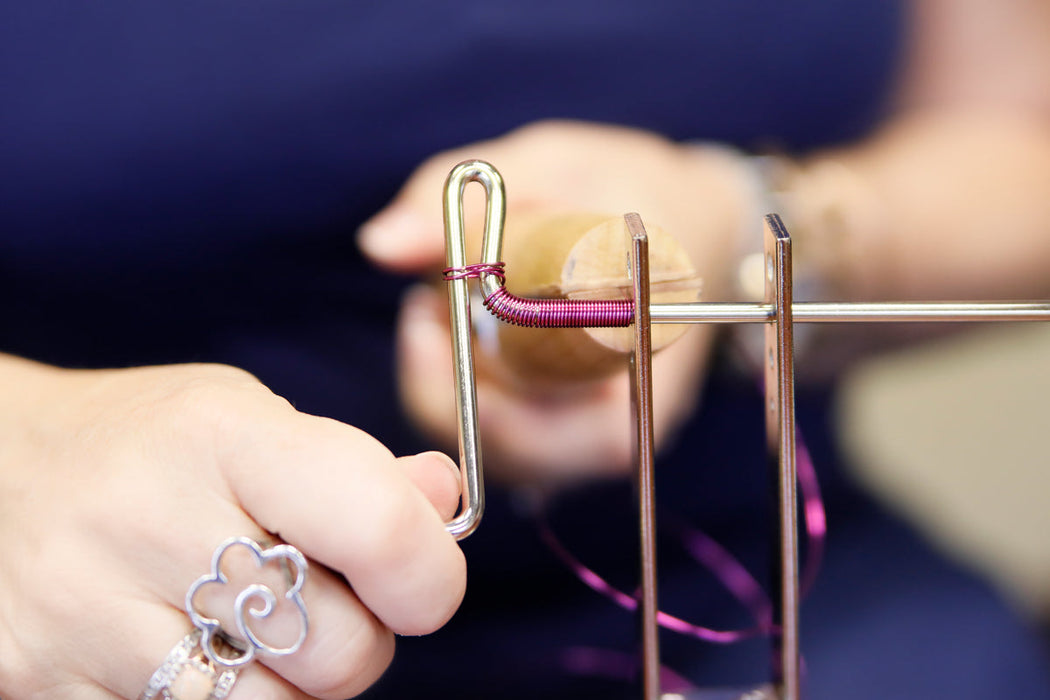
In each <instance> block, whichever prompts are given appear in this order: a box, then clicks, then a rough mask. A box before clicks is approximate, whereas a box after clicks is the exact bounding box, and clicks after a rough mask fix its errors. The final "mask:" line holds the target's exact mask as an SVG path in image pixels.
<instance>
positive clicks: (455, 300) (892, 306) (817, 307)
mask: <svg viewBox="0 0 1050 700" xmlns="http://www.w3.org/2000/svg"><path fill="white" fill-rule="evenodd" d="M470 182H478V183H480V184H481V185H482V186H483V187H484V188H485V193H486V206H485V227H484V234H483V239H482V255H481V263H480V264H481V266H482V267H481V268H479V272H478V273H477V276H478V277H479V279H480V285H481V290H482V295H483V297H485V298H486V299H489V298H490V297H492V296H493V295H494V294H496V293H497V292H499V291H500V289H501V288H502V285H503V279H504V278H503V275H502V273H499V272H496V267H495V266H496V265H497V264H499V263H502V257H501V256H502V248H503V229H504V220H505V209H506V195H505V190H504V185H503V179H502V177H501V176H500V174H499V172H498V171H497V170H496V169H495V168H494V167H493V166H491V165H490V164H488V163H485V162H483V161H466V162H463V163H460V164H459V165H457V166H456V167H455V168H453V169H452V171H451V172H450V174H449V176H448V179H447V180H446V183H445V190H444V216H445V250H446V264H447V265H448V267H449V269H451V270H463V269H466V268H467V266H468V263H467V256H466V235H465V226H464V214H463V193H464V190H465V188H466V186H467V185H468V184H469V183H470ZM764 223H765V226H764V229H765V230H764V248H765V262H766V265H765V268H766V270H765V272H766V274H765V299H764V301H763V302H761V303H727V302H699V301H677V302H675V301H672V302H670V303H667V302H663V303H661V302H660V301H656V302H655V303H654V301H653V299H651V298H650V295H651V292H652V286H653V283H652V282H651V280H650V261H649V252H650V251H649V239H648V235H647V233H646V230H645V227H644V226H643V224H642V220H641V218H640V217H639V216H638V215H637V214H627V215H626V216H624V219H623V230H624V231H625V233H626V236H625V238H624V240H626V241H629V249H630V263H629V270H628V271H627V275H628V278H629V280H630V294H631V299H632V300H633V318H632V319H631V321H632V322H631V324H630V325H631V327H632V328H633V333H632V334H631V338H632V339H633V342H631V343H630V346H629V347H627V348H625V347H619V348H617V347H613V348H612V349H613V350H617V349H620V350H623V349H628V350H629V351H630V353H629V354H630V365H631V381H632V387H631V388H632V392H631V396H632V401H633V403H634V416H635V428H636V430H635V436H636V442H635V444H636V448H637V462H638V484H639V488H638V497H639V504H638V507H639V531H640V534H641V553H640V554H641V588H640V596H639V611H640V615H641V622H642V624H641V642H642V697H643V698H644V700H658V698H660V685H659V667H660V661H659V659H660V655H659V648H658V644H657V602H656V579H657V570H656V553H655V529H656V528H655V505H654V504H655V499H654V487H653V422H652V420H653V415H652V410H653V407H652V374H651V360H652V353H653V351H654V343H653V326H654V325H659V324H691V323H762V324H765V348H764V353H763V357H764V365H765V405H766V442H767V450H768V455H769V464H770V474H771V479H772V480H773V483H774V488H775V492H776V493H777V501H778V506H777V507H778V518H777V521H776V522H777V533H776V538H775V539H776V542H777V546H776V547H775V551H776V553H777V555H778V556H777V564H778V568H779V571H778V572H777V573H776V574H775V576H776V579H777V580H776V581H775V582H774V583H775V588H776V589H777V590H778V591H779V596H776V597H775V600H774V619H773V628H774V629H776V630H777V632H776V633H775V634H774V635H773V644H774V664H773V667H774V669H775V670H774V677H773V679H772V685H771V686H764V687H762V688H756V689H752V690H749V691H745V692H743V693H742V694H741V695H740V698H742V699H746V700H773V699H774V698H776V699H777V700H800V698H801V697H802V689H801V671H800V653H799V612H798V609H799V572H798V568H799V567H798V539H797V528H796V524H797V521H798V516H797V506H796V478H797V477H796V462H795V459H796V451H795V395H794V394H795V372H794V364H795V358H794V342H793V327H794V323H856V322H968V321H1050V302H1040V303H997V302H991V303H959V302H944V303H926V302H893V303H846V302H832V303H824V302H821V303H817V302H794V301H793V300H792V279H791V239H790V237H789V235H788V232H787V230H786V229H785V227H784V224H783V222H782V221H781V220H780V217H779V216H777V215H776V214H769V215H767V216H766V217H765V221H764ZM511 274H512V275H513V270H511ZM447 284H448V294H449V314H450V320H451V328H452V346H453V363H454V370H455V391H456V405H457V411H458V419H459V450H460V470H461V474H462V480H463V497H462V504H461V508H460V512H459V514H458V515H457V516H456V517H455V518H454V519H453V520H452V521H451V522H449V523H448V525H447V528H448V530H449V532H450V533H452V534H453V535H454V536H455V537H457V538H463V537H466V536H467V535H469V534H470V533H471V532H473V531H474V529H476V528H477V526H478V523H479V522H480V520H481V516H482V513H483V511H484V484H483V474H482V461H481V448H480V437H479V430H478V408H477V392H476V388H475V363H474V355H473V345H472V325H471V308H470V295H469V290H468V279H467V276H466V275H458V276H453V277H450V278H449V279H448V282H447ZM672 287H673V288H675V289H676V290H677V289H680V288H681V286H680V285H672ZM686 287H688V285H686ZM566 303H571V302H570V301H567V302H566ZM519 330H525V331H528V330H532V329H519ZM591 337H592V338H593V337H594V336H593V335H592V336H591ZM674 337H675V334H673V333H671V334H664V336H663V338H662V339H661V343H663V344H666V343H667V342H670V341H671V340H673V338H674ZM606 340H608V339H607V338H606ZM617 343H621V341H619V340H613V341H608V342H601V341H599V344H600V345H601V344H605V345H609V344H611V345H613V346H616V345H617ZM621 361H622V354H621Z"/></svg>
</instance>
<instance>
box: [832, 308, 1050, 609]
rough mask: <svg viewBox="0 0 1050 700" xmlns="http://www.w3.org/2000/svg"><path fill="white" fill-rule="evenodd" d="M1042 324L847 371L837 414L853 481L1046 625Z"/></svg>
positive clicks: (1047, 336) (984, 330)
mask: <svg viewBox="0 0 1050 700" xmlns="http://www.w3.org/2000/svg"><path fill="white" fill-rule="evenodd" d="M1047 358H1050V327H1047V324H1028V325H1023V324H1016V325H1004V326H998V327H992V326H982V327H975V328H974V329H970V330H965V331H963V332H961V333H959V334H957V335H953V336H951V337H949V338H945V339H941V340H937V341H933V342H931V343H927V344H921V345H918V346H912V347H909V348H907V349H905V350H901V351H895V352H892V353H888V354H884V355H880V356H878V357H875V358H873V359H869V360H867V361H865V362H863V363H862V364H860V365H858V366H857V367H855V368H853V369H852V370H851V371H850V372H849V374H848V375H847V377H846V378H845V381H844V382H843V384H842V389H841V393H840V397H839V406H838V408H839V411H838V416H839V420H840V422H841V426H840V427H841V434H842V440H843V442H844V445H845V449H846V450H847V452H848V453H849V454H850V456H851V457H852V459H851V460H849V461H850V462H851V463H852V468H853V469H854V471H855V473H856V475H857V476H858V477H859V479H860V480H861V481H862V482H864V483H865V484H866V485H867V486H868V487H869V488H870V489H871V490H872V491H873V492H874V493H875V494H876V495H877V496H878V497H879V498H880V499H881V500H882V501H883V502H884V503H887V504H888V505H889V506H890V507H891V508H892V509H893V510H895V511H896V512H898V513H899V514H902V515H903V516H904V517H905V518H906V519H908V520H910V521H911V522H912V523H914V524H915V525H916V526H918V527H919V528H920V529H921V530H922V531H923V532H924V533H925V534H926V535H927V536H928V537H929V538H931V539H932V540H933V541H934V542H935V543H936V545H937V546H938V547H939V548H941V549H942V550H943V551H945V552H946V553H948V554H949V555H950V556H952V557H954V558H956V559H959V560H962V561H963V562H964V563H966V564H969V565H971V566H976V567H978V568H979V569H980V570H982V572H983V573H984V574H986V575H987V576H988V577H989V578H990V579H991V580H992V581H994V582H995V583H996V584H997V585H998V586H999V587H1000V588H1001V589H1002V591H1004V593H1005V594H1006V595H1007V597H1008V598H1009V599H1010V600H1011V601H1013V603H1014V604H1015V605H1017V606H1018V607H1019V608H1020V609H1022V610H1023V611H1025V612H1027V613H1030V614H1033V615H1035V616H1038V617H1039V618H1040V619H1041V620H1042V621H1043V623H1044V625H1050V506H1048V503H1050V456H1048V454H1047V446H1046V438H1047V435H1048V433H1050V403H1048V397H1050V364H1048V362H1047Z"/></svg>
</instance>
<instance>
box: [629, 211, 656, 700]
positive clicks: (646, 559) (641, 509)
mask: <svg viewBox="0 0 1050 700" xmlns="http://www.w3.org/2000/svg"><path fill="white" fill-rule="evenodd" d="M624 222H625V223H626V225H627V233H628V234H629V235H630V237H631V279H632V281H633V286H634V308H635V316H634V350H633V351H632V353H631V398H632V400H633V403H634V415H635V429H636V441H635V446H636V448H637V455H638V527H639V535H640V539H641V560H642V561H641V589H640V590H641V600H640V601H639V610H640V612H641V619H640V624H641V641H642V697H643V698H644V700H659V697H660V646H659V638H658V631H659V628H658V626H657V619H656V617H657V611H658V608H657V603H656V489H655V477H654V474H653V466H654V457H653V376H652V359H653V349H652V336H651V330H652V328H651V326H650V319H649V239H648V237H647V236H646V233H645V228H644V227H643V226H642V219H641V217H639V216H638V215H637V214H627V215H625V216H624Z"/></svg>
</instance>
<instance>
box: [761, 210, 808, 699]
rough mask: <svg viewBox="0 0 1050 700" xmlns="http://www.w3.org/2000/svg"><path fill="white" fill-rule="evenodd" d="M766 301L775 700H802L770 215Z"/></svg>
mask: <svg viewBox="0 0 1050 700" xmlns="http://www.w3.org/2000/svg"><path fill="white" fill-rule="evenodd" d="M765 254H766V301H767V302H768V303H769V304H770V306H772V307H773V308H774V309H777V310H778V311H777V313H776V314H775V316H774V322H773V323H770V324H768V325H767V326H766V329H765V330H766V332H765V337H766V342H765V362H764V364H765V376H766V390H765V395H766V447H767V453H768V455H769V465H770V471H771V474H770V481H771V485H772V488H773V492H774V493H775V494H776V497H775V500H776V505H777V508H776V523H777V527H776V528H775V529H776V532H777V541H776V542H775V544H774V547H773V552H774V560H775V564H776V565H775V566H774V567H773V571H774V576H776V584H777V585H776V589H777V590H778V591H779V593H780V595H779V597H778V598H777V599H775V601H774V618H773V623H774V625H775V626H776V627H777V629H778V631H777V632H776V633H775V634H774V636H773V642H774V644H773V652H774V659H773V677H774V680H775V682H776V685H777V686H779V690H780V693H779V698H780V700H799V699H800V697H801V695H802V688H801V685H802V680H801V676H802V673H801V656H800V651H799V611H798V606H799V583H798V502H797V498H796V493H795V491H796V486H795V485H796V472H797V470H796V464H795V345H794V332H793V326H792V309H793V308H794V306H793V304H792V303H791V292H792V287H791V239H790V238H789V237H788V233H787V230H786V229H785V228H784V225H783V224H782V223H781V221H780V218H779V217H777V216H775V215H770V216H767V217H766V220H765Z"/></svg>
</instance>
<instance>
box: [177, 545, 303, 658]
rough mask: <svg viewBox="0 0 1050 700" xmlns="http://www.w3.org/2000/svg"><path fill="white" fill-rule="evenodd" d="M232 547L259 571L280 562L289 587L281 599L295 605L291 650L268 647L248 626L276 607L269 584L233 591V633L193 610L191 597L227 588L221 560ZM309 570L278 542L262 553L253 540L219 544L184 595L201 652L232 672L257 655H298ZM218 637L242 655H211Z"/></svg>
mask: <svg viewBox="0 0 1050 700" xmlns="http://www.w3.org/2000/svg"><path fill="white" fill-rule="evenodd" d="M233 547H244V548H246V549H247V550H248V551H249V552H250V553H251V555H252V559H253V561H254V562H255V565H256V567H258V569H259V570H260V571H261V570H262V568H263V567H265V566H267V565H268V564H271V563H276V564H279V565H280V566H281V567H282V568H283V569H284V571H285V574H286V576H287V579H288V589H287V590H286V591H285V592H284V594H283V597H284V598H285V599H286V600H288V601H289V602H290V603H291V604H292V605H293V606H294V608H295V611H296V613H297V615H298V618H299V623H300V625H299V635H298V638H297V639H296V641H295V642H294V643H293V644H291V645H290V646H284V647H279V646H272V645H270V644H267V643H266V642H264V641H263V640H262V639H260V638H259V636H258V635H257V634H256V632H255V631H254V630H253V629H252V628H251V626H249V624H248V622H249V620H248V618H249V616H251V617H252V618H255V619H256V620H261V619H263V618H266V617H269V616H270V615H271V614H272V613H273V611H274V610H275V608H276V607H277V604H278V594H277V593H275V592H274V590H273V588H271V587H270V586H268V585H265V584H262V583H252V584H250V585H247V586H245V587H244V588H242V589H241V590H240V591H239V592H238V593H237V596H236V598H235V599H234V602H233V611H232V612H233V615H232V617H233V620H234V624H235V625H236V626H237V634H236V635H233V634H231V633H230V631H229V630H224V629H223V628H222V624H221V623H220V622H219V620H218V619H216V618H213V617H208V616H207V615H204V614H202V613H201V612H199V611H198V610H197V607H196V605H195V603H194V597H195V596H196V595H197V592H198V591H199V590H200V589H201V588H202V587H203V586H205V585H209V584H217V585H226V584H228V583H229V578H228V577H227V575H226V574H225V573H224V572H223V570H222V558H223V556H224V555H225V554H226V552H227V551H228V550H230V549H231V548H233ZM308 568H309V565H308V564H307V561H306V557H305V556H303V553H302V552H300V551H299V550H298V549H296V548H295V547H293V546H292V545H289V544H279V545H276V546H273V547H270V548H268V549H264V548H263V547H262V546H260V545H259V543H257V542H256V541H255V540H252V539H249V538H247V537H233V538H230V539H228V540H226V541H225V542H223V543H222V544H221V545H219V547H218V548H217V549H216V550H215V553H214V554H213V555H212V560H211V572H210V573H208V574H205V575H204V576H201V577H200V578H198V579H197V580H196V581H194V583H193V585H192V586H190V588H189V590H188V591H187V592H186V612H187V614H189V616H190V620H191V621H192V622H193V625H194V626H195V627H197V628H198V629H199V630H200V631H201V640H200V646H201V649H202V650H203V651H204V653H205V655H206V656H207V657H208V658H209V659H210V660H211V661H212V663H215V664H218V665H220V666H224V667H227V668H232V667H239V666H244V665H245V664H247V663H249V662H250V661H251V660H252V659H253V658H255V654H256V652H262V653H264V654H271V655H273V656H287V655H289V654H294V653H295V652H296V651H298V650H299V648H300V647H302V645H303V642H304V641H305V640H306V633H307V631H308V629H309V619H308V618H307V614H306V604H305V603H304V602H303V597H302V589H303V584H304V583H305V582H306V572H307V569H308ZM260 603H261V604H260ZM253 604H254V605H253ZM217 635H221V640H222V641H225V642H227V643H229V644H230V645H232V646H234V647H236V648H237V651H240V652H241V653H240V655H239V656H237V655H234V656H225V655H222V654H220V653H219V652H218V651H216V649H215V642H216V641H217V640H216V637H217ZM242 640H243V643H242Z"/></svg>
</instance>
